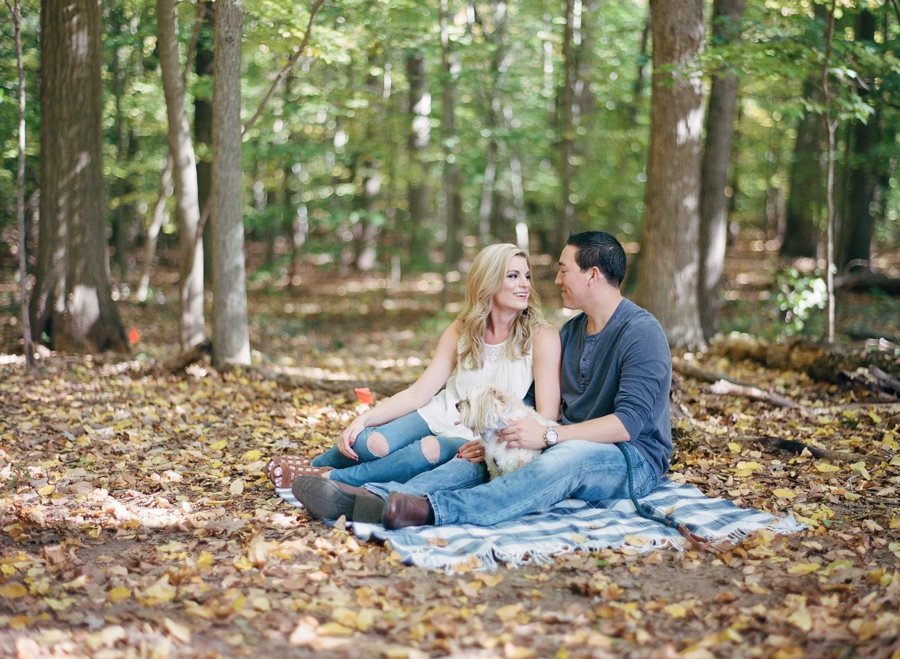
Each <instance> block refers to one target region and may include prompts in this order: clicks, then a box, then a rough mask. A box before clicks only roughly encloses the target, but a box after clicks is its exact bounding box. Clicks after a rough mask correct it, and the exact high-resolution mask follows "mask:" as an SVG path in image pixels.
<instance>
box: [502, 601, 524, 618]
mask: <svg viewBox="0 0 900 659" xmlns="http://www.w3.org/2000/svg"><path fill="white" fill-rule="evenodd" d="M523 610H524V608H523V607H522V605H521V604H507V605H506V606H501V607H500V608H499V609H497V617H498V618H500V620H502V621H503V622H509V621H510V620H515V619H516V616H518V615H519V614H520V613H521V612H522V611H523Z"/></svg>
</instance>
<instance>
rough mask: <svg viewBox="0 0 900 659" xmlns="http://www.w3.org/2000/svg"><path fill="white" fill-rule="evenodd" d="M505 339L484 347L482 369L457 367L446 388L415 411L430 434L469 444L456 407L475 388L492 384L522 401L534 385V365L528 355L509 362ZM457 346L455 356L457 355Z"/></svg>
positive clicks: (468, 435) (458, 348)
mask: <svg viewBox="0 0 900 659" xmlns="http://www.w3.org/2000/svg"><path fill="white" fill-rule="evenodd" d="M507 341H509V339H507V340H506V341H504V342H503V343H499V344H497V345H488V344H485V345H484V366H482V367H481V368H480V369H478V370H477V371H473V370H469V369H466V368H464V367H463V366H462V365H461V364H460V365H459V366H457V368H456V371H455V372H454V373H453V375H451V376H450V379H449V380H447V386H446V387H445V388H444V389H443V390H442V391H440V392H438V394H437V395H436V396H435V397H434V398H432V399H431V401H430V402H429V403H428V404H426V405H425V406H424V407H422V408H420V409H419V410H418V412H419V414H420V415H421V416H422V418H423V419H424V420H425V423H427V424H428V428H429V430H431V432H432V433H434V434H435V435H439V436H444V437H461V438H463V439H467V440H472V439H475V436H474V435H473V434H472V431H471V430H469V429H468V428H466V427H465V426H463V425H456V424H457V422H458V421H459V411H458V410H457V409H456V404H457V403H458V402H459V401H461V400H463V399H464V398H465V397H466V396H467V395H468V393H469V390H470V389H471V388H472V387H474V386H476V385H479V384H492V385H494V386H496V387H500V388H501V389H506V390H507V391H511V392H512V393H513V394H515V395H516V396H517V397H519V398H524V397H525V394H527V393H528V389H529V388H530V387H531V383H532V382H533V381H534V363H533V359H532V354H531V351H530V350H529V351H528V354H526V355H525V356H524V357H522V358H520V359H515V360H512V359H510V358H509V355H508V354H507V352H506V343H507ZM459 351H460V345H459V344H457V347H456V354H457V355H459Z"/></svg>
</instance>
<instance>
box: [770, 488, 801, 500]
mask: <svg viewBox="0 0 900 659" xmlns="http://www.w3.org/2000/svg"><path fill="white" fill-rule="evenodd" d="M772 494H774V495H775V496H776V497H778V498H779V499H793V498H794V497H795V496H797V493H796V492H793V491H792V490H788V489H785V488H783V487H781V488H778V489H777V490H772Z"/></svg>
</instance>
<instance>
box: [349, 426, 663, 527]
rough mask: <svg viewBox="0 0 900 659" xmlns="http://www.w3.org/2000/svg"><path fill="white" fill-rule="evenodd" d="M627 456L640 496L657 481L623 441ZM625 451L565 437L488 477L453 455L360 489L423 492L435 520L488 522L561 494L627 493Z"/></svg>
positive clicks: (600, 497)
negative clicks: (408, 475)
mask: <svg viewBox="0 0 900 659" xmlns="http://www.w3.org/2000/svg"><path fill="white" fill-rule="evenodd" d="M624 449H625V450H626V451H628V452H629V456H630V457H631V462H632V480H633V483H634V491H635V495H636V496H637V497H638V498H640V497H642V496H644V495H646V494H647V493H648V492H650V490H652V489H653V488H654V487H655V486H656V483H657V480H658V479H657V476H656V473H655V472H654V471H653V468H652V467H651V466H650V464H649V463H648V462H647V460H646V459H645V458H644V456H643V454H641V452H640V451H639V450H637V449H636V448H634V447H633V446H631V445H629V444H625V445H624ZM627 473H628V472H627V465H626V462H625V456H624V455H622V450H621V449H620V448H619V447H618V446H615V445H613V444H599V443H596V442H588V441H583V440H570V441H566V442H562V443H560V444H557V445H556V446H554V447H553V448H550V449H547V450H546V451H544V452H543V453H542V454H541V456H540V457H538V459H537V460H535V461H533V462H531V463H530V464H527V465H525V466H524V467H522V468H521V469H518V470H516V471H514V472H513V473H511V474H509V475H507V476H503V477H501V478H495V479H494V480H489V479H488V478H489V477H488V474H487V469H486V468H485V467H484V463H471V462H468V461H467V460H461V459H458V458H457V459H454V460H451V461H449V462H448V463H446V464H445V465H443V466H441V467H439V468H437V469H435V470H434V471H430V472H428V473H425V474H421V475H419V476H417V477H416V478H413V479H411V480H410V481H408V482H407V483H406V484H403V485H401V484H400V483H382V484H380V485H375V484H370V485H367V486H366V489H368V490H370V491H372V492H374V493H376V494H379V495H381V496H387V494H388V493H389V492H392V491H397V492H404V493H406V494H416V495H425V496H427V497H428V500H429V502H430V503H431V507H432V509H433V510H434V520H435V524H436V525H445V524H474V525H476V526H492V525H493V524H498V523H500V522H503V521H506V520H508V519H514V518H516V517H520V516H521V515H525V514H527V513H531V512H535V511H539V510H546V509H548V508H551V507H552V506H553V505H554V504H556V503H558V502H560V501H562V500H563V499H565V498H567V497H574V498H577V499H583V500H585V501H588V502H590V503H595V504H597V505H602V502H603V501H607V500H610V499H628V498H630V495H629V492H628V475H627Z"/></svg>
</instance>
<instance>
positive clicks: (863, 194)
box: [837, 9, 879, 272]
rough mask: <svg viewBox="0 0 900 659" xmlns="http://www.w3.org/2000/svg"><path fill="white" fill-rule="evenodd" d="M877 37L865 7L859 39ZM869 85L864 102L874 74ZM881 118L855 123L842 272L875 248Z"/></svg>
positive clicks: (840, 263) (861, 92)
mask: <svg viewBox="0 0 900 659" xmlns="http://www.w3.org/2000/svg"><path fill="white" fill-rule="evenodd" d="M874 40H875V16H874V15H873V14H872V13H871V12H870V11H868V10H865V9H864V10H862V11H861V12H860V13H859V16H858V17H857V20H856V41H857V42H869V43H873V42H874ZM866 83H867V85H866V86H862V85H860V86H859V87H858V88H857V94H859V97H860V100H861V101H862V102H864V103H865V102H868V101H869V100H870V99H869V92H868V89H867V88H870V87H871V86H872V85H873V83H874V81H873V80H872V78H871V76H869V78H868V80H866ZM878 122H879V117H878V113H877V112H876V113H875V114H873V115H870V116H869V117H868V118H867V120H866V121H865V122H862V121H858V120H857V121H855V122H854V124H853V132H854V141H853V142H854V148H853V155H852V158H851V159H850V162H851V163H852V164H851V166H850V191H849V197H850V198H849V200H848V201H849V203H848V206H849V208H848V213H847V215H846V216H845V218H844V222H843V231H841V245H840V255H841V256H840V258H839V259H838V262H837V266H838V272H841V271H843V269H844V267H845V266H846V265H847V264H848V263H851V262H852V261H865V262H866V263H868V261H869V259H870V257H871V249H872V202H873V200H874V199H875V188H876V187H877V185H876V184H877V180H876V177H875V172H874V171H873V170H874V168H873V167H872V162H871V161H872V153H871V152H872V149H874V148H875V147H876V146H878Z"/></svg>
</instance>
